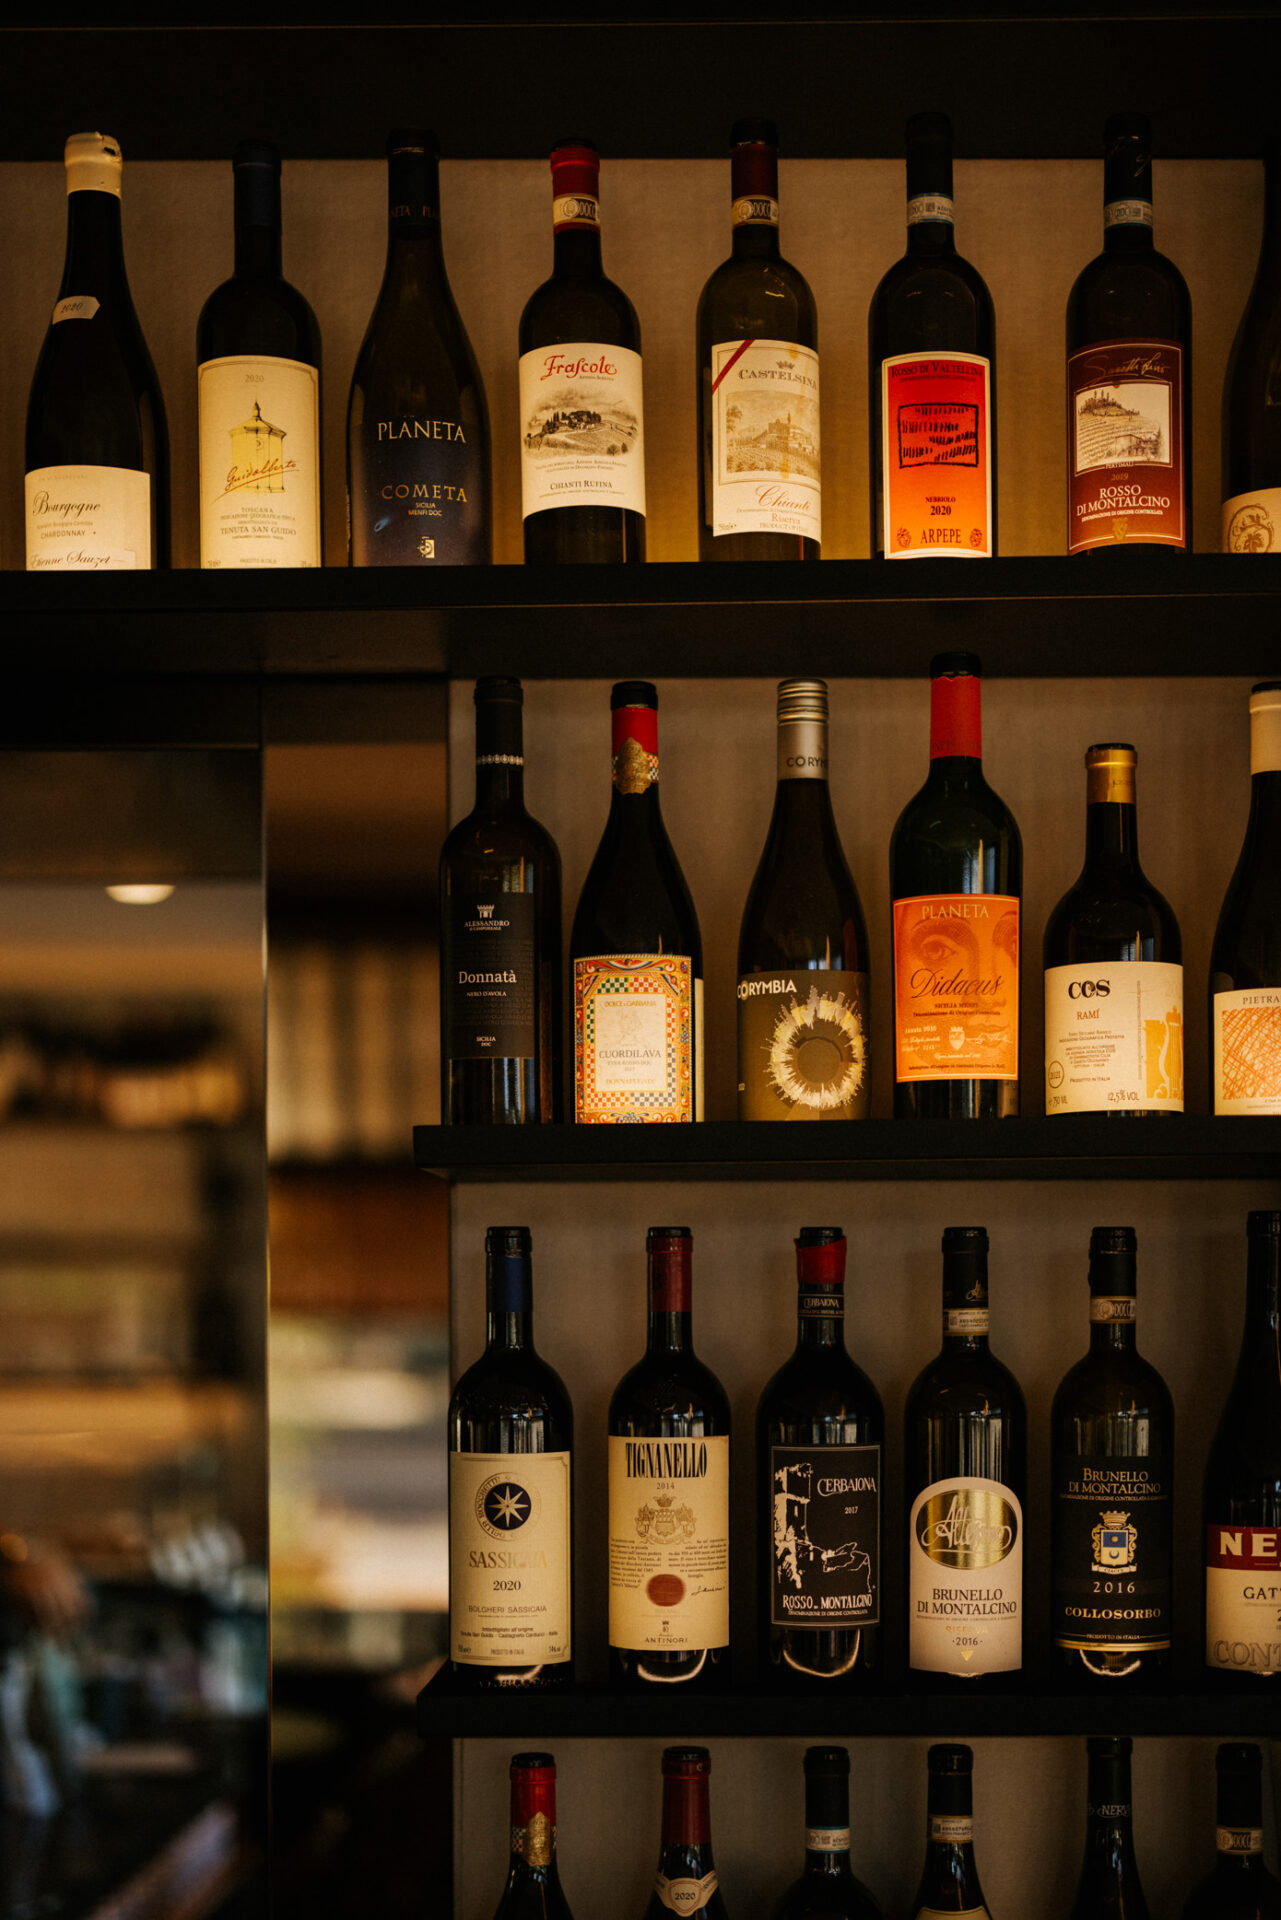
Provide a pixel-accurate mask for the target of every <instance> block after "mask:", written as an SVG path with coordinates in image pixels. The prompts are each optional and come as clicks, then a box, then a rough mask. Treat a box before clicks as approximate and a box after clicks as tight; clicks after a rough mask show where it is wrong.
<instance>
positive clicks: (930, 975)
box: [890, 653, 1023, 1120]
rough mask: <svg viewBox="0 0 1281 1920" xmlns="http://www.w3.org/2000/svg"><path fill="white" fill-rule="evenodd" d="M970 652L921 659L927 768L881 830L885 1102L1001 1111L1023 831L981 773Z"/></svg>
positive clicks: (1008, 1085)
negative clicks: (888, 1085)
mask: <svg viewBox="0 0 1281 1920" xmlns="http://www.w3.org/2000/svg"><path fill="white" fill-rule="evenodd" d="M979 672H980V669H979V663H978V660H977V658H976V657H975V655H974V654H972V653H941V654H938V655H937V656H936V657H935V659H934V660H932V661H931V663H930V677H931V686H930V771H929V778H928V779H927V780H926V782H925V785H924V786H923V787H922V788H921V790H920V792H919V793H917V794H916V795H915V797H914V798H913V799H911V800H909V801H908V803H907V805H906V806H905V807H904V809H903V811H902V813H901V814H900V815H899V817H898V820H897V822H896V824H895V827H894V833H893V836H892V838H891V840H890V908H891V913H892V916H893V940H894V1063H895V1064H894V1112H895V1114H896V1115H897V1116H899V1117H902V1118H909V1119H922V1120H935V1119H945V1120H976V1119H977V1120H988V1119H991V1120H1003V1119H1005V1118H1007V1117H1008V1116H1009V1115H1011V1114H1016V1113H1017V1112H1018V1110H1019V916H1020V907H1021V895H1022V891H1023V842H1022V840H1021V839H1020V837H1019V830H1018V827H1017V826H1016V825H1015V822H1014V816H1013V815H1012V814H1011V812H1010V810H1009V808H1008V807H1007V806H1006V804H1005V802H1004V801H1003V800H1002V799H1001V798H1000V797H999V795H997V794H995V793H993V791H992V789H991V787H989V785H988V784H987V781H986V780H985V779H984V778H983V734H982V721H981V712H980V706H979Z"/></svg>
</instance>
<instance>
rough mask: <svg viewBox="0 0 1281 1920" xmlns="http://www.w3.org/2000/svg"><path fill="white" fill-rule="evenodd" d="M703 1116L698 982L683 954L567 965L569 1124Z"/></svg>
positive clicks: (607, 957) (610, 957)
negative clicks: (570, 992) (570, 979)
mask: <svg viewBox="0 0 1281 1920" xmlns="http://www.w3.org/2000/svg"><path fill="white" fill-rule="evenodd" d="M702 1117H703V983H702V981H701V980H698V979H695V978H694V977H693V963H692V961H691V960H690V959H689V957H688V955H686V954H678V953H614V954H600V955H593V956H587V957H585V958H582V959H578V960H575V962H574V1118H575V1120H576V1121H577V1122H578V1123H579V1124H580V1125H583V1124H593V1123H602V1122H603V1123H606V1124H608V1123H610V1122H615V1121H619V1122H632V1121H637V1120H642V1121H673V1120H674V1121H689V1120H701V1119H702Z"/></svg>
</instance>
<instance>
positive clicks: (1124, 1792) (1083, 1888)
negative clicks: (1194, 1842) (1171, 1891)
mask: <svg viewBox="0 0 1281 1920" xmlns="http://www.w3.org/2000/svg"><path fill="white" fill-rule="evenodd" d="M1132 1744H1133V1743H1132V1742H1131V1741H1130V1740H1128V1739H1125V1738H1124V1737H1121V1738H1118V1737H1116V1736H1114V1735H1106V1736H1092V1737H1091V1738H1090V1739H1089V1740H1087V1741H1086V1747H1087V1750H1088V1753H1089V1782H1088V1798H1087V1802H1086V1821H1085V1858H1084V1860H1083V1861H1082V1863H1081V1877H1080V1879H1079V1880H1078V1881H1077V1887H1076V1898H1075V1900H1074V1901H1073V1902H1072V1908H1071V1912H1070V1913H1069V1915H1068V1920H1149V1916H1148V1903H1147V1901H1146V1900H1145V1899H1144V1898H1143V1888H1142V1886H1141V1885H1140V1883H1139V1866H1138V1861H1137V1860H1136V1859H1135V1857H1134V1816H1133V1812H1132V1809H1131V1804H1130V1749H1131V1746H1132Z"/></svg>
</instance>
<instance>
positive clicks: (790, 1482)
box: [770, 1443, 881, 1629]
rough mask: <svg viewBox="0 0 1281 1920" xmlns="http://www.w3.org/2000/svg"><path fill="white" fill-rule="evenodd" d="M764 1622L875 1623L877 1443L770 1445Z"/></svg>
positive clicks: (878, 1541)
mask: <svg viewBox="0 0 1281 1920" xmlns="http://www.w3.org/2000/svg"><path fill="white" fill-rule="evenodd" d="M770 1513H771V1532H772V1538H773V1542H774V1562H773V1570H772V1574H771V1578H770V1624H771V1625H772V1626H775V1627H813V1628H816V1629H829V1628H833V1627H874V1626H876V1625H877V1623H878V1622H879V1620H880V1617H881V1449H880V1448H879V1447H878V1446H862V1447H846V1446H833V1447H826V1446H819V1445H816V1444H813V1443H805V1444H802V1445H800V1446H771V1448H770Z"/></svg>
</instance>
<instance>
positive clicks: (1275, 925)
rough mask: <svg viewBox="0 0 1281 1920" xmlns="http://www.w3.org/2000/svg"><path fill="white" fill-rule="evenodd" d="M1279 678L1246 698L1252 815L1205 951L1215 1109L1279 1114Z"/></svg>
mask: <svg viewBox="0 0 1281 1920" xmlns="http://www.w3.org/2000/svg"><path fill="white" fill-rule="evenodd" d="M1278 875H1281V680H1265V681H1263V682H1262V683H1261V684H1260V685H1259V686H1257V687H1255V688H1254V690H1253V691H1252V693H1251V695H1250V817H1249V820H1248V821H1247V822H1246V829H1245V840H1244V842H1243V844H1242V847H1241V854H1240V858H1239V859H1238V861H1237V864H1236V869H1235V871H1234V873H1233V875H1232V878H1231V880H1230V881H1229V883H1228V890H1227V893H1226V894H1225V895H1224V899H1223V906H1222V908H1221V909H1220V912H1219V924H1218V926H1217V927H1216V928H1215V933H1214V945H1213V947H1212V948H1211V950H1210V1034H1211V1061H1210V1067H1211V1085H1212V1086H1213V1088H1214V1111H1215V1112H1216V1113H1232V1114H1251V1113H1255V1114H1260V1113H1272V1114H1281V884H1279V883H1278Z"/></svg>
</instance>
